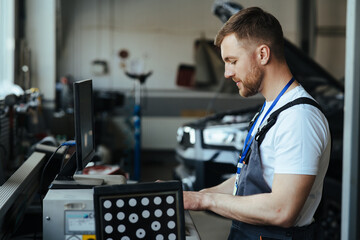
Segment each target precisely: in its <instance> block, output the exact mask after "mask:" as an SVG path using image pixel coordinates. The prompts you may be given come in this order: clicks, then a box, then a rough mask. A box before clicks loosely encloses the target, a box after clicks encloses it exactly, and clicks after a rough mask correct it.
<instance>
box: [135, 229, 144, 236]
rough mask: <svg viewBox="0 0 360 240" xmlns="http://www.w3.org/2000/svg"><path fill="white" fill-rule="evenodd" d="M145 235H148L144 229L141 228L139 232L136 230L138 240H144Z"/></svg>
mask: <svg viewBox="0 0 360 240" xmlns="http://www.w3.org/2000/svg"><path fill="white" fill-rule="evenodd" d="M145 235H146V232H145V230H144V229H142V228H139V229H138V230H136V236H137V237H138V238H144V237H145Z"/></svg>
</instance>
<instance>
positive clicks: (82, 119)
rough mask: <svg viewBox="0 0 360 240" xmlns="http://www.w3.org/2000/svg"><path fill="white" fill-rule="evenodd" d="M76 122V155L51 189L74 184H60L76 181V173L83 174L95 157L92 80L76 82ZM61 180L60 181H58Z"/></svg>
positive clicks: (60, 173) (67, 163)
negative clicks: (65, 181)
mask: <svg viewBox="0 0 360 240" xmlns="http://www.w3.org/2000/svg"><path fill="white" fill-rule="evenodd" d="M74 122H75V145H76V151H75V154H73V155H72V156H71V158H70V159H69V160H68V161H67V162H66V164H65V166H64V167H63V168H62V169H61V170H60V172H59V174H58V175H57V177H56V179H55V181H54V182H53V183H52V185H51V186H50V187H51V188H63V187H64V186H66V185H68V184H71V185H74V183H70V182H69V181H67V183H64V182H59V181H63V180H74V179H73V176H74V174H75V173H76V172H81V171H82V170H83V169H84V168H85V167H86V165H87V164H88V163H89V162H90V161H91V160H92V158H93V157H94V155H95V132H94V125H95V124H94V103H93V89H92V80H91V79H87V80H81V81H77V82H74ZM57 180H59V181H57Z"/></svg>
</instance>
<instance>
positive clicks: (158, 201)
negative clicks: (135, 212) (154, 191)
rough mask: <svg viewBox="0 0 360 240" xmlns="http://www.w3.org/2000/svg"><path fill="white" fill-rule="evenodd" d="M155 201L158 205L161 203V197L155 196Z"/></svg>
mask: <svg viewBox="0 0 360 240" xmlns="http://www.w3.org/2000/svg"><path fill="white" fill-rule="evenodd" d="M154 203H155V204H156V205H160V203H161V197H155V198H154Z"/></svg>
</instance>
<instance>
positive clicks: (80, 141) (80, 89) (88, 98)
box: [74, 80, 95, 171]
mask: <svg viewBox="0 0 360 240" xmlns="http://www.w3.org/2000/svg"><path fill="white" fill-rule="evenodd" d="M74 118H75V141H76V162H77V171H82V170H83V169H84V168H85V167H86V165H87V164H88V163H89V162H90V161H91V160H92V158H93V156H94V154H95V146H94V144H95V135H94V103H93V89H92V80H82V81H78V82H74Z"/></svg>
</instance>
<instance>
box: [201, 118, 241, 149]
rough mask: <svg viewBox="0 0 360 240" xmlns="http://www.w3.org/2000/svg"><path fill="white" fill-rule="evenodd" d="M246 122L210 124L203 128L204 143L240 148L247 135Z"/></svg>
mask: <svg viewBox="0 0 360 240" xmlns="http://www.w3.org/2000/svg"><path fill="white" fill-rule="evenodd" d="M246 127H247V124H236V125H234V124H233V125H231V126H211V127H207V128H205V129H204V130H203V139H204V144H205V145H211V146H218V147H225V148H235V149H238V150H241V149H242V148H243V146H244V142H245V138H246V135H247V129H246Z"/></svg>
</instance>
